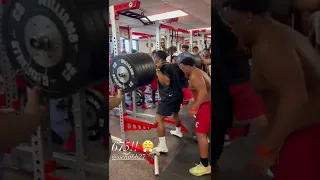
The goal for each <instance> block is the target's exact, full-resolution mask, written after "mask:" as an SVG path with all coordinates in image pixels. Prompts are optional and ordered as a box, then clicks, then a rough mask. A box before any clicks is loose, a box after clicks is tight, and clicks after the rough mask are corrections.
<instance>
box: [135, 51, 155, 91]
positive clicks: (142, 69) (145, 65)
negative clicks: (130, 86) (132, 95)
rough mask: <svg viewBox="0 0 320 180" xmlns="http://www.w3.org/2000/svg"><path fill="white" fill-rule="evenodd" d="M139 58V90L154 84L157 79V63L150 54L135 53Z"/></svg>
mask: <svg viewBox="0 0 320 180" xmlns="http://www.w3.org/2000/svg"><path fill="white" fill-rule="evenodd" d="M134 55H136V56H137V57H138V58H139V63H140V64H139V66H137V67H138V68H137V72H138V73H139V76H138V77H139V84H138V86H139V88H140V87H143V86H145V85H148V84H150V83H151V82H153V80H154V78H155V77H156V69H155V63H154V61H153V59H152V58H151V57H150V55H149V54H146V53H135V54H134ZM150 81H151V82H150Z"/></svg>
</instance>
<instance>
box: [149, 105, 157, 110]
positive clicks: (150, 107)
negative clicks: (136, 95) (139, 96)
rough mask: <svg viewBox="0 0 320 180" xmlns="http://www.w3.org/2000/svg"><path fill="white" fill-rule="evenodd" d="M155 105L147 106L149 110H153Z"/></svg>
mask: <svg viewBox="0 0 320 180" xmlns="http://www.w3.org/2000/svg"><path fill="white" fill-rule="evenodd" d="M156 106H157V105H155V104H152V105H151V106H149V109H154V108H155V107H156Z"/></svg>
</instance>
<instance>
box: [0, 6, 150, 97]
mask: <svg viewBox="0 0 320 180" xmlns="http://www.w3.org/2000/svg"><path fill="white" fill-rule="evenodd" d="M3 9H4V14H3V22H2V23H1V25H2V29H1V33H2V38H3V43H4V46H5V49H6V53H7V56H8V58H9V61H10V63H11V66H12V68H13V69H14V70H15V71H16V72H17V73H20V74H21V77H22V78H23V79H24V80H25V81H26V83H27V85H28V86H29V87H33V86H39V87H40V88H41V89H42V92H44V93H45V95H46V96H47V97H50V98H62V97H66V96H67V95H70V94H73V93H75V92H76V91H78V90H79V89H85V88H87V87H88V86H90V85H91V84H93V83H96V82H99V81H102V80H106V79H108V77H109V72H108V71H107V70H106V69H107V68H108V65H109V62H108V60H109V53H108V52H107V51H106V49H105V48H106V47H108V45H109V35H108V27H109V26H108V24H107V23H108V22H109V18H108V14H109V12H108V11H109V9H108V3H107V1H101V0H94V2H91V1H90V3H88V1H77V2H74V1H69V0H63V1H62V0H55V1H49V0H38V1H22V0H12V1H8V2H7V3H6V4H5V5H4V7H3ZM110 70H111V72H112V73H111V74H112V80H113V81H114V82H115V84H116V85H117V86H118V87H119V88H122V89H123V90H124V91H132V90H134V89H137V88H138V87H141V86H143V85H147V84H149V83H151V82H152V81H153V79H154V78H155V64H154V62H153V60H152V58H151V57H150V56H149V55H147V54H144V53H135V54H131V55H126V56H117V57H115V58H114V59H113V61H112V64H111V66H110Z"/></svg>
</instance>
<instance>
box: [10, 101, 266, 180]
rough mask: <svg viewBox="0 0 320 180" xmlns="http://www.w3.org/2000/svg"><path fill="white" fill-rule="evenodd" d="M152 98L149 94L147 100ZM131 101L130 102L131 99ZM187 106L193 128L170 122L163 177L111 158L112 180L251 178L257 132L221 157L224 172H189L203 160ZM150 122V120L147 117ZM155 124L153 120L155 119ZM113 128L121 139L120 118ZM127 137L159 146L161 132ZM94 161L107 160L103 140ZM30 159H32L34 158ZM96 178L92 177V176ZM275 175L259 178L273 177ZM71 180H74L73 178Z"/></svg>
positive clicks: (15, 175)
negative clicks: (248, 169) (177, 128)
mask: <svg viewBox="0 0 320 180" xmlns="http://www.w3.org/2000/svg"><path fill="white" fill-rule="evenodd" d="M148 98H149V97H148V96H147V99H148ZM128 103H129V102H128ZM186 110H187V108H186V107H184V108H183V109H182V110H181V120H182V124H183V125H184V126H185V127H186V128H187V129H188V130H189V133H188V134H185V136H184V138H182V139H179V138H177V137H174V136H172V135H171V134H170V133H169V131H170V130H171V129H174V125H168V124H167V125H166V126H167V128H166V131H167V135H166V140H167V145H168V148H169V153H168V154H167V155H161V156H160V158H159V167H160V176H159V177H155V176H154V170H153V167H152V166H150V164H149V163H148V161H146V160H127V161H124V160H112V158H111V160H110V161H109V179H110V180H155V179H160V180H167V179H175V180H193V179H194V180H209V179H211V176H213V177H214V178H213V179H217V180H251V179H250V178H248V177H247V176H246V174H245V170H244V167H245V164H246V162H248V160H249V158H250V154H252V150H253V149H254V148H253V146H254V142H255V141H256V138H255V136H254V135H249V136H247V137H240V138H237V139H236V140H234V141H233V142H232V144H231V145H230V146H228V147H226V148H225V150H224V153H223V155H222V158H221V160H220V161H219V168H220V171H219V172H220V173H217V172H215V171H214V170H213V172H212V175H211V176H210V175H208V176H203V177H194V176H192V175H190V174H189V172H188V171H189V169H190V168H191V167H193V166H194V165H195V163H199V150H198V147H197V144H196V142H195V141H194V140H193V139H192V130H193V124H194V119H193V118H190V117H188V116H187V115H186ZM138 111H139V112H145V113H148V114H155V109H148V110H142V109H138ZM145 121H146V120H145ZM151 123H153V122H151ZM110 131H111V134H112V135H113V136H115V137H118V138H120V124H119V117H115V116H111V119H110ZM126 137H127V138H128V139H129V140H131V141H135V142H139V143H140V144H141V143H142V142H143V141H145V140H151V141H152V142H153V143H154V144H155V145H156V144H157V143H158V138H157V133H156V130H155V129H152V130H148V131H127V132H126ZM90 147H91V148H90V153H89V154H90V156H91V161H94V162H99V161H100V162H101V159H107V157H106V154H107V153H106V148H103V147H101V143H100V142H95V143H91V144H90ZM55 151H62V149H61V147H55ZM122 153H123V152H119V151H113V152H112V155H115V156H116V155H120V156H121V154H122ZM30 162H32V161H31V159H30ZM4 170H5V178H4V179H5V180H13V179H14V180H29V179H30V180H32V179H33V178H32V174H31V173H23V172H16V171H12V170H11V169H8V168H6V169H4ZM66 172H68V173H70V170H59V171H58V172H57V174H60V173H66ZM90 179H92V178H90ZM94 179H97V180H104V179H105V177H96V178H94ZM270 179H271V178H269V177H265V178H259V179H257V180H270ZM70 180H71V179H70Z"/></svg>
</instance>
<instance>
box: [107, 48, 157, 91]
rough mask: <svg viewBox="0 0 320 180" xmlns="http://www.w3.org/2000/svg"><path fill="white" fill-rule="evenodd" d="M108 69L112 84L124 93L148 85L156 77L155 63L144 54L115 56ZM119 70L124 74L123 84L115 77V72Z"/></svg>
mask: <svg viewBox="0 0 320 180" xmlns="http://www.w3.org/2000/svg"><path fill="white" fill-rule="evenodd" d="M109 67H110V74H111V79H112V81H113V83H114V84H115V85H116V86H117V87H118V88H121V89H123V90H124V92H130V91H133V90H135V89H138V88H140V87H142V86H145V85H147V84H150V83H151V82H153V80H154V78H155V76H156V70H155V69H156V68H155V63H154V61H153V59H152V58H151V57H150V56H149V55H148V54H146V53H134V54H126V55H120V56H116V57H115V58H113V60H112V63H111V64H110V66H109ZM120 69H122V70H123V71H125V74H126V78H125V81H123V82H121V81H120V78H119V77H118V76H117V71H119V70H120Z"/></svg>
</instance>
